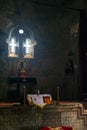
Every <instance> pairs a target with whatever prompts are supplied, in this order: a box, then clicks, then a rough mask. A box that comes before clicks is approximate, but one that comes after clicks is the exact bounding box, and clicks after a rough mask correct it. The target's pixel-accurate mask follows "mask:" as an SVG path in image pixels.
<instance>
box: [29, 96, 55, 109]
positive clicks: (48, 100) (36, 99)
mask: <svg viewBox="0 0 87 130" xmlns="http://www.w3.org/2000/svg"><path fill="white" fill-rule="evenodd" d="M27 101H28V104H29V105H37V106H40V107H42V108H43V107H44V106H45V105H47V104H52V97H51V95H50V94H27Z"/></svg>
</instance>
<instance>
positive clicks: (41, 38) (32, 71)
mask: <svg viewBox="0 0 87 130" xmlns="http://www.w3.org/2000/svg"><path fill="white" fill-rule="evenodd" d="M10 4H11V7H13V5H12V3H10ZM4 13H6V12H4ZM3 17H6V15H3ZM11 19H12V20H13V25H14V26H15V25H17V24H19V23H21V24H22V23H23V24H25V25H27V26H28V27H29V28H30V29H31V30H32V31H33V32H34V36H35V40H36V41H37V45H36V46H35V53H34V55H35V57H34V59H27V60H26V59H24V62H25V66H26V74H27V76H28V77H35V78H36V79H37V88H39V89H40V92H41V93H51V95H52V97H53V99H54V100H56V99H57V86H59V87H60V100H79V86H78V69H79V68H78V37H79V34H78V29H79V12H78V11H75V10H74V11H73V10H69V9H64V8H61V7H60V8H55V7H49V6H43V5H38V4H33V3H31V4H27V3H26V2H25V3H24V5H23V6H22V14H21V16H20V15H17V14H16V15H15V14H14V15H12V17H11ZM11 19H10V20H11ZM3 28H4V25H3ZM10 28H11V27H9V28H7V29H6V28H5V29H3V30H5V32H6V35H5V36H3V40H2V41H1V42H0V49H1V52H0V100H1V101H2V100H3V101H4V100H5V101H6V100H7V93H8V91H9V90H10V89H11V90H12V91H15V89H16V84H14V85H9V84H8V78H9V77H10V76H18V71H17V65H18V63H19V62H20V61H21V59H10V58H8V57H7V43H6V42H5V38H6V36H7V35H8V32H9V31H10ZM2 43H3V44H2Z"/></svg>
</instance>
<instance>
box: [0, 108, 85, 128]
mask: <svg viewBox="0 0 87 130" xmlns="http://www.w3.org/2000/svg"><path fill="white" fill-rule="evenodd" d="M64 107H65V106H64ZM78 109H79V108H77V109H76V108H73V109H68V108H67V109H66V108H63V106H62V107H59V106H49V107H45V108H43V109H40V108H37V107H31V108H30V107H26V106H25V107H23V106H21V107H10V108H0V130H39V129H40V127H42V126H46V125H47V126H51V127H55V126H59V125H66V126H72V127H73V128H74V129H75V130H86V129H87V125H84V118H83V117H82V116H78Z"/></svg>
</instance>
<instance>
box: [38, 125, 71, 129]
mask: <svg viewBox="0 0 87 130" xmlns="http://www.w3.org/2000/svg"><path fill="white" fill-rule="evenodd" d="M40 130H73V128H72V127H68V126H58V127H48V126H44V127H42V128H41V129H40Z"/></svg>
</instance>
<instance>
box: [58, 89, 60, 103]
mask: <svg viewBox="0 0 87 130" xmlns="http://www.w3.org/2000/svg"><path fill="white" fill-rule="evenodd" d="M59 100H60V98H59V87H58V86H57V102H58V104H59Z"/></svg>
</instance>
